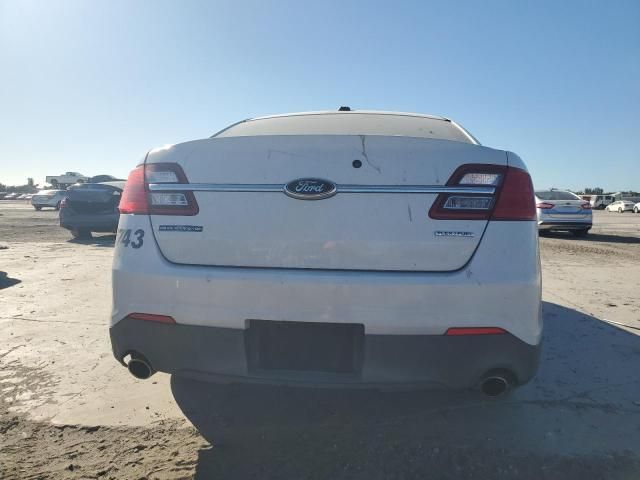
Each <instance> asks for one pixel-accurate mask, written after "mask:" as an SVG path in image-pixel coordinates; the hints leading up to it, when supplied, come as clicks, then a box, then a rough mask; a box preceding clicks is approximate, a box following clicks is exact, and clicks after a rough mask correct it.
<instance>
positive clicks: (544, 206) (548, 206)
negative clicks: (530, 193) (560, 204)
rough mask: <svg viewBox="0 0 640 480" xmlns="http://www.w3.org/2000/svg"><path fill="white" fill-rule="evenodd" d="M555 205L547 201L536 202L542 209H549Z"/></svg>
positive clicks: (537, 206)
mask: <svg viewBox="0 0 640 480" xmlns="http://www.w3.org/2000/svg"><path fill="white" fill-rule="evenodd" d="M553 207H555V205H554V204H553V203H547V202H540V203H536V208H539V209H541V210H549V209H551V208H553Z"/></svg>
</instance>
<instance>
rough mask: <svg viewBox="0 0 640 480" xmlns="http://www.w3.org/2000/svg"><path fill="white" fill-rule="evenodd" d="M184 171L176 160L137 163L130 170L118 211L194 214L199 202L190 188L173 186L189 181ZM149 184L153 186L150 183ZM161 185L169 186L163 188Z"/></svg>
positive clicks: (153, 213) (151, 213)
mask: <svg viewBox="0 0 640 480" xmlns="http://www.w3.org/2000/svg"><path fill="white" fill-rule="evenodd" d="M188 183H189V181H188V180H187V177H186V175H185V174H184V171H183V170H182V168H181V167H180V165H178V164H176V163H150V164H146V165H138V166H137V167H136V168H135V169H134V170H132V171H131V173H130V174H129V178H128V180H127V183H126V185H125V187H124V192H123V193H122V198H121V200H120V206H119V210H120V213H133V214H149V215H197V213H198V210H199V209H198V203H197V202H196V198H195V196H194V195H193V192H190V191H181V190H179V189H178V190H176V189H175V188H174V187H173V186H174V185H176V184H177V185H180V184H188ZM150 184H152V189H150V187H149V185H150ZM163 185H171V186H172V187H171V188H166V189H165V190H163Z"/></svg>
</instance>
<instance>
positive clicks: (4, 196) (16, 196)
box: [0, 192, 34, 200]
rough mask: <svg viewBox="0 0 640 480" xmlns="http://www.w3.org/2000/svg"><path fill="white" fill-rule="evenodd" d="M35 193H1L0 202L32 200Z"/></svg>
mask: <svg viewBox="0 0 640 480" xmlns="http://www.w3.org/2000/svg"><path fill="white" fill-rule="evenodd" d="M33 195H34V194H33V193H17V192H14V193H0V200H30V199H31V197H33Z"/></svg>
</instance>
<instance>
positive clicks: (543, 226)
mask: <svg viewBox="0 0 640 480" xmlns="http://www.w3.org/2000/svg"><path fill="white" fill-rule="evenodd" d="M536 209H537V211H538V231H539V232H540V233H541V234H542V233H545V232H548V231H551V230H556V231H561V230H562V231H569V232H571V233H572V234H573V235H575V236H576V237H584V236H585V235H587V233H589V230H590V229H591V226H592V224H593V219H592V217H593V216H592V212H591V204H590V203H589V202H587V201H585V200H582V199H581V198H580V197H578V196H577V195H576V194H574V193H572V192H566V191H563V190H541V191H537V192H536Z"/></svg>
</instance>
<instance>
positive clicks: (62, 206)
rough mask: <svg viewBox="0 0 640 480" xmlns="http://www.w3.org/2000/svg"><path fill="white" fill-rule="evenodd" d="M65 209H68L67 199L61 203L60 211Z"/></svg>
mask: <svg viewBox="0 0 640 480" xmlns="http://www.w3.org/2000/svg"><path fill="white" fill-rule="evenodd" d="M63 208H67V197H64V198H63V199H62V201H61V202H60V210H62V209H63Z"/></svg>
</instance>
